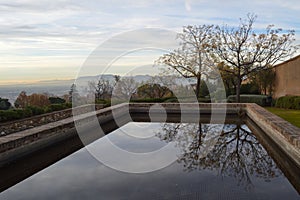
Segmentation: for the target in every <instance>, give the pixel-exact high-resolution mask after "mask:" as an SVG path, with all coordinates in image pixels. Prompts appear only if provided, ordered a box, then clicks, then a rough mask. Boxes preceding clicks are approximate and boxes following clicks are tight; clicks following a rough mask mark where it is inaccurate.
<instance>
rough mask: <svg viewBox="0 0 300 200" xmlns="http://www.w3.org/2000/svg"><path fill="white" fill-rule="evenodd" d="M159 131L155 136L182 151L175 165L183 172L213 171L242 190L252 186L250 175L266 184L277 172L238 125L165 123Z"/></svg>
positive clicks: (244, 130)
mask: <svg viewBox="0 0 300 200" xmlns="http://www.w3.org/2000/svg"><path fill="white" fill-rule="evenodd" d="M162 130H163V131H162V132H160V133H157V136H158V137H159V138H160V139H161V140H164V141H166V142H175V144H176V146H177V147H178V148H180V150H181V152H182V154H181V155H179V158H178V162H179V163H183V165H184V169H185V170H187V171H192V170H196V169H200V170H203V169H208V170H213V171H217V172H218V173H219V174H220V175H221V176H230V177H234V178H235V179H236V180H237V182H238V185H244V186H245V187H246V189H250V188H251V187H252V186H253V183H252V180H251V177H252V176H256V177H259V178H262V179H265V181H270V179H271V178H274V177H276V176H278V175H279V174H280V173H281V172H280V170H279V169H278V168H277V167H276V164H275V163H274V161H273V160H272V158H271V157H270V156H269V155H268V153H267V152H266V150H265V149H264V148H263V147H262V145H261V144H259V142H258V140H257V139H256V137H255V135H254V134H252V133H251V131H250V130H249V129H248V127H247V126H246V125H243V124H241V123H237V124H227V125H224V126H223V125H214V124H201V123H199V124H195V123H194V124H192V123H180V124H170V123H165V124H164V125H163V127H162Z"/></svg>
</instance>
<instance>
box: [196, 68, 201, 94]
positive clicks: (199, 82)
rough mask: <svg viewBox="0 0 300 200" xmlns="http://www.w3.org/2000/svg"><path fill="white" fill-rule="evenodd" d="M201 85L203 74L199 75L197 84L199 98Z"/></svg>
mask: <svg viewBox="0 0 300 200" xmlns="http://www.w3.org/2000/svg"><path fill="white" fill-rule="evenodd" d="M200 86H201V74H198V75H197V85H196V96H197V99H198V98H199V95H200Z"/></svg>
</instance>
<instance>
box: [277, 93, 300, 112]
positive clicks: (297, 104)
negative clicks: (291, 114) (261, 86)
mask: <svg viewBox="0 0 300 200" xmlns="http://www.w3.org/2000/svg"><path fill="white" fill-rule="evenodd" d="M275 107H277V108H285V109H296V110H300V96H284V97H279V98H278V99H277V100H276V103H275Z"/></svg>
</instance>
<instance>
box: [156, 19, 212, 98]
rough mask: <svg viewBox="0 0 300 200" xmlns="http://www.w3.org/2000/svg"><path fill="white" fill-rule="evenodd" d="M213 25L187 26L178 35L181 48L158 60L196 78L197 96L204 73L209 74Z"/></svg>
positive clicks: (184, 74) (183, 74) (187, 75)
mask: <svg viewBox="0 0 300 200" xmlns="http://www.w3.org/2000/svg"><path fill="white" fill-rule="evenodd" d="M212 30H213V25H201V26H185V27H183V32H182V33H179V34H178V35H177V37H178V39H180V41H181V43H180V48H178V49H177V50H174V51H173V52H171V53H168V54H164V55H162V56H161V57H160V58H159V59H158V60H157V61H156V62H157V63H159V64H165V65H167V66H169V67H170V68H171V69H174V70H175V71H177V72H178V73H179V74H180V75H181V76H183V77H185V78H196V79H197V84H196V91H195V93H196V96H197V97H199V93H200V84H201V77H202V75H203V74H204V75H208V73H207V71H208V67H209V66H211V62H210V60H211V59H209V58H210V57H209V52H210V49H211V48H210V40H211V38H212Z"/></svg>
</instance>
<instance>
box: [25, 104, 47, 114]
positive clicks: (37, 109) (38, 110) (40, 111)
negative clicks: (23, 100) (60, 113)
mask: <svg viewBox="0 0 300 200" xmlns="http://www.w3.org/2000/svg"><path fill="white" fill-rule="evenodd" d="M25 110H31V112H32V114H33V115H41V114H44V113H45V110H44V108H41V107H38V106H27V107H26V108H25Z"/></svg>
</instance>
